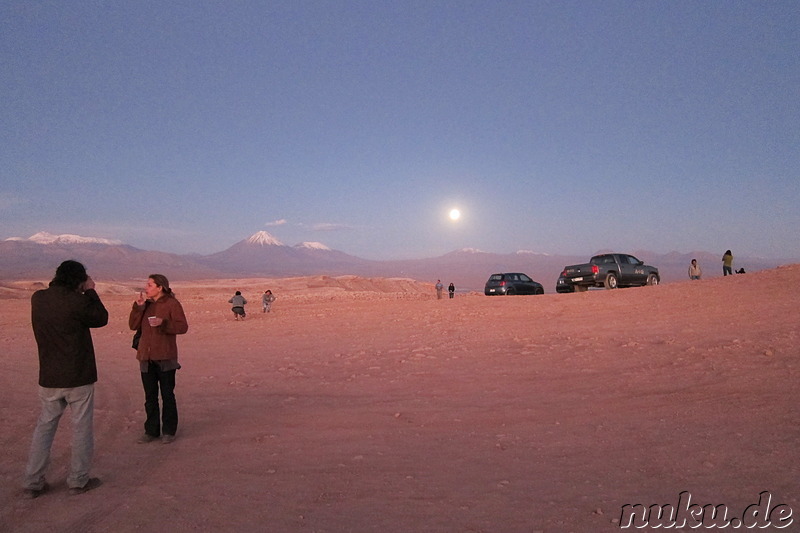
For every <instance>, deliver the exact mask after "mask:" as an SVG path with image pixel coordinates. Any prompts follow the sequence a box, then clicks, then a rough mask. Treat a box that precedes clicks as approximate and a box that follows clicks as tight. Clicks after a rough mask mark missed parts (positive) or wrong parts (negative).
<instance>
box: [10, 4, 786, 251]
mask: <svg viewBox="0 0 800 533" xmlns="http://www.w3.org/2000/svg"><path fill="white" fill-rule="evenodd" d="M799 51H800V3H798V2H793V1H773V2H741V1H730V2H699V1H698V2H691V1H686V2H657V1H652V2H618V1H603V2H588V1H579V2H570V1H556V2H537V1H527V0H526V1H520V2H516V1H508V2H502V1H500V2H486V1H483V2H471V1H457V2H456V1H452V2H451V1H447V2H443V1H435V0H425V1H396V2H388V1H386V2H384V1H375V0H369V1H291V2H283V1H281V2H266V1H264V2H256V1H247V2H239V1H235V0H228V1H193V2H186V1H173V2H149V1H144V2H121V1H119V2H115V1H111V2H97V1H93V2H88V1H83V2H55V1H53V2H44V1H16V0H8V1H6V2H3V3H2V5H0V71H2V73H3V74H2V76H0V93H2V98H0V122H2V125H3V127H2V128H0V238H7V237H28V236H30V235H32V234H33V233H36V232H38V231H48V232H51V233H75V234H79V235H84V236H94V237H105V238H111V239H119V240H122V241H124V242H126V243H128V244H132V245H134V246H137V247H140V248H145V249H153V250H163V251H168V252H176V253H186V252H198V253H213V252H217V251H221V250H223V249H225V248H227V247H228V246H230V245H232V244H233V243H235V242H237V241H239V240H242V239H244V238H246V237H248V236H249V235H251V234H253V233H255V232H257V231H261V230H266V231H268V232H270V233H271V234H272V235H274V236H275V237H276V238H278V239H280V240H281V241H282V242H284V243H286V244H290V245H292V244H296V243H299V242H302V241H318V242H322V243H324V244H326V245H328V246H330V247H331V248H334V249H337V250H341V251H344V252H347V253H350V254H353V255H357V256H360V257H365V258H370V259H397V258H420V257H431V256H437V255H441V254H444V253H447V252H449V251H452V250H455V249H459V248H463V247H471V248H478V249H481V250H485V251H489V252H497V253H510V252H514V251H517V250H532V251H537V252H547V253H554V254H558V253H564V254H577V255H587V256H588V255H590V254H591V253H593V252H594V251H596V250H599V249H617V250H620V251H628V250H640V249H647V250H652V251H654V252H669V251H673V250H675V251H680V252H690V251H698V250H703V251H711V252H719V253H720V254H721V253H722V252H723V251H724V250H726V249H729V248H730V249H732V250H733V251H734V253H735V254H737V255H740V256H741V255H750V256H763V257H771V258H800V239H798V237H797V228H798V227H800V89H799V88H800V53H799ZM452 207H457V208H459V209H460V210H461V212H462V217H461V218H460V219H459V220H458V221H457V222H453V221H451V220H450V219H449V218H448V216H447V214H448V212H449V210H450V209H451V208H452Z"/></svg>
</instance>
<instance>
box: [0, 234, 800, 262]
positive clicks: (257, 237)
mask: <svg viewBox="0 0 800 533" xmlns="http://www.w3.org/2000/svg"><path fill="white" fill-rule="evenodd" d="M37 236H41V238H40V239H34V238H35V237H37ZM3 241H16V242H32V243H35V244H40V245H50V244H103V245H106V246H131V247H133V248H137V249H140V250H147V251H160V252H162V253H168V254H173V255H179V256H180V255H185V256H208V255H214V254H217V253H221V252H224V251H226V250H228V249H229V248H231V247H232V246H234V245H236V244H239V243H242V242H245V243H249V244H255V245H260V246H280V247H285V248H306V249H316V250H321V251H332V252H339V253H344V254H347V255H351V256H352V257H357V258H359V259H364V258H362V257H359V256H357V255H354V254H351V253H349V252H344V251H342V250H338V249H334V248H330V247H329V246H327V245H325V244H324V243H321V242H319V241H303V242H300V243H297V244H294V245H288V244H284V243H282V242H281V241H280V240H279V239H277V238H275V237H274V236H273V235H272V234H270V233H269V232H267V231H265V230H259V231H257V232H256V233H254V234H252V235H250V236H249V237H245V238H243V239H240V240H238V241H235V242H233V243H232V244H231V245H229V246H228V247H226V248H224V249H222V250H219V251H216V252H209V253H202V252H185V253H176V252H172V251H166V250H158V249H152V248H139V247H138V246H136V245H133V244H130V243H127V242H124V241H122V240H119V239H107V238H103V237H86V236H82V235H77V234H72V233H61V234H55V233H50V232H48V231H39V232H36V233H34V234H33V235H31V236H30V237H27V238H25V237H7V238H5V239H3ZM263 241H270V242H263ZM308 245H316V246H308ZM459 252H463V253H475V254H487V255H525V254H530V255H538V256H545V257H553V258H557V257H570V258H573V257H578V258H580V257H593V256H595V255H598V254H603V253H627V254H631V255H636V254H643V253H646V254H653V255H656V256H660V257H663V256H668V255H674V254H677V255H680V256H691V255H692V254H707V255H714V252H710V251H708V250H691V251H689V252H681V251H679V250H670V251H669V252H663V253H662V252H656V251H653V250H647V249H636V250H633V251H625V252H622V251H619V250H616V249H606V248H600V249H598V250H595V251H594V252H592V253H590V254H588V255H582V254H578V253H551V252H537V251H534V250H529V249H522V248H520V249H518V250H516V251H513V252H490V251H486V250H482V249H480V248H476V247H470V246H465V247H461V248H456V249H453V250H450V251H447V252H444V253H443V254H440V255H437V256H425V257H416V258H406V259H365V260H367V261H414V260H421V259H430V258H436V257H442V256H445V255H449V254H453V253H459ZM720 257H721V256H720ZM739 257H741V258H744V259H753V260H769V261H779V262H780V261H791V262H798V261H800V258H792V257H770V256H762V255H741V256H739Z"/></svg>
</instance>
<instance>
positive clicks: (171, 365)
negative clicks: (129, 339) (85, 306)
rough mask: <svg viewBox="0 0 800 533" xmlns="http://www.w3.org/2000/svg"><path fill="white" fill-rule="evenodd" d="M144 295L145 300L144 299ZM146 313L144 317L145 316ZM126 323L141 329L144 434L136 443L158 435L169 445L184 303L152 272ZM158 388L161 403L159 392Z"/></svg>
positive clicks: (174, 418) (139, 356) (139, 357)
mask: <svg viewBox="0 0 800 533" xmlns="http://www.w3.org/2000/svg"><path fill="white" fill-rule="evenodd" d="M145 297H147V299H145ZM145 315H146V316H145ZM128 326H129V327H130V328H131V329H132V330H138V329H141V330H142V336H141V337H140V339H139V347H138V348H137V349H136V359H137V360H138V361H139V370H140V371H141V373H142V387H143V388H144V411H145V416H146V419H145V421H144V434H143V435H142V436H141V437H140V438H139V441H138V442H139V443H147V442H152V441H154V440H157V439H158V438H159V436H160V437H161V442H162V443H164V444H169V443H171V442H172V441H174V440H175V434H176V433H177V431H178V404H177V402H176V401H175V371H176V370H178V369H179V368H180V367H181V365H180V364H178V342H177V336H178V335H182V334H184V333H186V332H187V331H188V330H189V323H188V322H187V321H186V314H185V313H184V312H183V306H182V305H181V303H180V302H179V301H178V300H177V299H176V298H175V293H173V292H172V289H170V288H169V280H167V278H166V276H163V275H162V274H151V275H150V277H149V278H148V279H147V285H146V286H145V290H144V292H140V293H139V298H138V299H137V300H136V301H134V302H133V308H132V309H131V314H130V316H129V317H128ZM159 389H160V391H161V405H162V409H161V410H159V406H158V393H159Z"/></svg>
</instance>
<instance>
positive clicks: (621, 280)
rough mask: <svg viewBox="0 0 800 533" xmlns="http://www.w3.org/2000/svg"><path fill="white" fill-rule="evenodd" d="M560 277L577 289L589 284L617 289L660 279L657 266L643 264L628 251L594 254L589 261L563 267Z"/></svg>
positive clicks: (654, 282)
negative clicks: (625, 252) (624, 252)
mask: <svg viewBox="0 0 800 533" xmlns="http://www.w3.org/2000/svg"><path fill="white" fill-rule="evenodd" d="M561 276H562V277H563V278H564V281H565V282H566V284H568V285H572V286H573V287H574V288H575V291H576V292H582V291H585V290H588V289H589V287H605V288H606V289H616V288H617V287H639V286H644V285H658V283H659V282H660V281H661V277H660V276H659V275H658V269H657V268H656V267H654V266H650V265H645V264H644V262H643V261H639V260H638V259H637V258H635V257H634V256H632V255H628V254H601V255H596V256H594V257H592V258H591V259H590V260H589V262H588V263H583V264H580V265H569V266H566V267H564V271H563V272H562V273H561Z"/></svg>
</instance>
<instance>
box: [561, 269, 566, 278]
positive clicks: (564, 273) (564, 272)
mask: <svg viewBox="0 0 800 533" xmlns="http://www.w3.org/2000/svg"><path fill="white" fill-rule="evenodd" d="M561 275H562V276H564V277H565V278H566V277H567V269H566V268H565V269H564V270H563V271H562V272H561Z"/></svg>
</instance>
